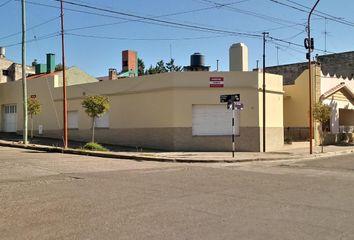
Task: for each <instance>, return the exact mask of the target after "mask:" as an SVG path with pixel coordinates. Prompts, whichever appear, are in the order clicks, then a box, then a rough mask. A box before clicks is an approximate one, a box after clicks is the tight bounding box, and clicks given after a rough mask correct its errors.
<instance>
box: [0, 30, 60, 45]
mask: <svg viewBox="0 0 354 240" xmlns="http://www.w3.org/2000/svg"><path fill="white" fill-rule="evenodd" d="M57 36H60V33H59V32H55V33H50V34H47V35H44V36H41V37H34V38H33V39H31V40H27V41H26V43H31V42H35V41H41V40H45V39H49V38H53V37H57ZM21 44H22V42H17V43H13V44H9V45H6V46H4V47H6V48H10V47H14V46H17V45H21Z"/></svg>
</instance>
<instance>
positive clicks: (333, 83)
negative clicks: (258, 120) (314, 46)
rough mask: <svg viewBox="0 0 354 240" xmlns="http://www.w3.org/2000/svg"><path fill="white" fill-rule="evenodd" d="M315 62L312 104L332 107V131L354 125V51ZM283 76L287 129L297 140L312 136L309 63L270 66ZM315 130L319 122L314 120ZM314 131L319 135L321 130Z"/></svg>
mask: <svg viewBox="0 0 354 240" xmlns="http://www.w3.org/2000/svg"><path fill="white" fill-rule="evenodd" d="M317 60H318V62H316V64H313V65H312V73H313V77H312V104H313V105H314V104H315V103H316V102H318V101H322V102H323V103H325V104H328V105H329V106H331V108H332V116H331V119H330V121H329V122H328V126H327V129H328V130H329V131H330V132H331V133H333V134H336V133H339V132H343V131H344V130H345V131H347V132H348V131H349V132H353V129H354V105H353V104H354V79H353V76H354V67H353V66H354V52H346V53H338V54H330V55H324V56H318V57H317ZM266 71H267V72H271V73H275V74H281V75H283V79H284V92H285V93H284V131H285V136H290V137H292V138H293V139H294V140H307V139H308V138H309V128H308V125H309V74H308V66H307V63H296V64H288V65H281V66H274V67H268V68H267V69H266ZM314 130H316V125H315V124H314ZM314 132H315V138H317V137H316V135H317V136H318V131H314Z"/></svg>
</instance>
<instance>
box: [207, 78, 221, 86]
mask: <svg viewBox="0 0 354 240" xmlns="http://www.w3.org/2000/svg"><path fill="white" fill-rule="evenodd" d="M209 84H210V87H215V88H220V87H224V78H223V77H210V79H209Z"/></svg>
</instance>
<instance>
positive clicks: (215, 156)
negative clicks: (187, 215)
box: [0, 140, 354, 163]
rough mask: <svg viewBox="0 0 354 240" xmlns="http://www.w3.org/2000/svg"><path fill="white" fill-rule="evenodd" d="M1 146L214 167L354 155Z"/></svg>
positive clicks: (331, 149)
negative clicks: (233, 163) (228, 164)
mask: <svg viewBox="0 0 354 240" xmlns="http://www.w3.org/2000/svg"><path fill="white" fill-rule="evenodd" d="M0 146H6V147H16V148H26V149H32V150H38V151H46V152H61V153H66V154H77V155H88V156H96V157H106V158H116V159H131V160H137V161H160V162H183V163H217V162H226V163H232V162H250V161H272V160H291V159H299V160H305V159H316V158H324V157H330V156H333V155H341V154H349V153H353V152H354V145H351V146H325V148H324V153H321V148H320V147H318V146H316V147H313V154H312V155H310V154H309V143H308V142H300V143H293V144H291V145H284V147H283V148H282V149H280V150H278V151H273V152H266V153H259V152H236V153H235V157H234V158H232V155H231V152H124V151H120V152H95V151H84V150H81V149H63V148H60V147H53V146H44V145H35V144H29V145H27V146H25V145H23V144H21V143H19V142H13V141H6V140H0Z"/></svg>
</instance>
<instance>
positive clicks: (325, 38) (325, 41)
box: [323, 17, 329, 54]
mask: <svg viewBox="0 0 354 240" xmlns="http://www.w3.org/2000/svg"><path fill="white" fill-rule="evenodd" d="M327 20H328V18H326V17H325V30H324V32H323V34H324V35H325V37H324V44H325V49H324V51H325V53H326V54H327V35H328V34H329V32H327Z"/></svg>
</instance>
